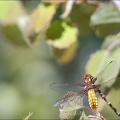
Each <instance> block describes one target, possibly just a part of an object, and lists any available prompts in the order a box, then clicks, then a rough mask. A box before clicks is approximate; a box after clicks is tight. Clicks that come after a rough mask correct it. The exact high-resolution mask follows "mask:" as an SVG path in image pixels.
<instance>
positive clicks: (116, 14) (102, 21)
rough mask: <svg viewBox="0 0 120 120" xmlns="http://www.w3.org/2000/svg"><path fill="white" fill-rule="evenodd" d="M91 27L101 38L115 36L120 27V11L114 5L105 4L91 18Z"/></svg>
mask: <svg viewBox="0 0 120 120" xmlns="http://www.w3.org/2000/svg"><path fill="white" fill-rule="evenodd" d="M91 25H92V26H94V27H95V30H96V33H97V34H98V35H100V36H103V37H104V36H107V35H109V34H113V33H115V32H116V31H117V30H118V29H119V27H120V11H119V10H118V9H117V8H116V7H115V6H114V5H113V4H112V3H109V4H104V5H102V6H100V7H98V8H97V10H96V11H95V12H94V14H93V15H92V16H91Z"/></svg>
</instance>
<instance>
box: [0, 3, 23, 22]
mask: <svg viewBox="0 0 120 120" xmlns="http://www.w3.org/2000/svg"><path fill="white" fill-rule="evenodd" d="M24 12H25V10H24V8H23V6H22V4H21V2H20V1H0V21H1V22H2V23H4V22H7V23H8V22H9V23H10V22H15V21H16V20H17V19H18V17H20V16H21V15H23V14H24Z"/></svg>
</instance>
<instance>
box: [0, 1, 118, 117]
mask: <svg viewBox="0 0 120 120" xmlns="http://www.w3.org/2000/svg"><path fill="white" fill-rule="evenodd" d="M119 8H120V5H119V3H118V4H116V3H115V2H114V0H111V1H107V0H98V1H90V0H81V1H79V0H77V1H75V0H73V1H69V0H68V1H66V2H63V1H58V2H55V1H52V0H51V1H46V0H43V1H26V0H21V1H0V9H1V10H0V96H1V99H0V111H1V112H0V118H1V119H14V118H15V119H16V118H24V115H25V113H28V112H29V111H31V112H34V115H32V116H31V118H40V119H48V118H49V119H53V118H58V113H57V110H56V108H53V106H52V105H53V103H54V101H55V99H58V96H59V94H60V93H59V94H58V93H55V92H54V91H52V90H50V88H49V85H50V84H51V83H53V82H61V81H62V82H65V83H66V82H67V83H71V82H81V83H82V82H83V76H84V74H85V72H87V73H91V74H93V75H96V73H98V72H99V71H100V70H101V69H102V68H103V67H104V66H105V65H106V64H108V63H109V62H110V61H111V60H116V61H117V63H118V64H117V68H116V70H115V71H117V74H118V73H119V68H120V54H119V53H120V9H119ZM117 74H116V75H117ZM80 80H81V81H80ZM114 82H115V81H114ZM118 93H119V92H118ZM112 95H113V94H112ZM113 96H114V95H113ZM118 96H119V95H118ZM113 98H114V97H113ZM114 102H115V103H118V104H119V100H116V101H115V100H114V101H113V103H114ZM118 104H117V105H118ZM109 109H110V108H109ZM101 111H102V109H101ZM99 112H100V111H99ZM108 114H109V113H107V111H105V112H104V113H103V115H106V116H107V115H108ZM113 114H114V113H113V112H111V116H112V115H113ZM113 116H114V115H113ZM114 117H115V118H117V116H114Z"/></svg>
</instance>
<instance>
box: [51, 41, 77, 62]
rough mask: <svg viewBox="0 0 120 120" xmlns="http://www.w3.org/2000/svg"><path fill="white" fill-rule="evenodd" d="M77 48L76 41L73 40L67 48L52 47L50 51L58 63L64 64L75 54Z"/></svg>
mask: <svg viewBox="0 0 120 120" xmlns="http://www.w3.org/2000/svg"><path fill="white" fill-rule="evenodd" d="M77 48H78V42H74V43H73V44H72V45H71V46H70V47H69V48H66V49H58V48H55V47H52V51H53V54H54V56H55V58H56V59H57V60H58V62H59V63H61V64H66V63H69V62H70V61H71V60H72V59H73V58H74V56H75V55H76V51H77Z"/></svg>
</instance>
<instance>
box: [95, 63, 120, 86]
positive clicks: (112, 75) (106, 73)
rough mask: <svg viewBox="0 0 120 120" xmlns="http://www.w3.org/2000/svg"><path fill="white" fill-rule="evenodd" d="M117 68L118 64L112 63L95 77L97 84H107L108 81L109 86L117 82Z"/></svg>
mask: <svg viewBox="0 0 120 120" xmlns="http://www.w3.org/2000/svg"><path fill="white" fill-rule="evenodd" d="M116 68H117V62H116V61H111V62H110V63H109V64H108V65H106V66H105V68H104V69H103V70H102V71H101V72H100V73H99V74H98V75H96V76H95V77H94V79H97V80H96V82H95V83H96V84H101V83H107V82H108V81H110V82H109V84H110V83H111V84H112V82H114V81H115V80H116V77H117V74H118V72H119V70H118V69H116ZM94 79H93V80H94Z"/></svg>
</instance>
